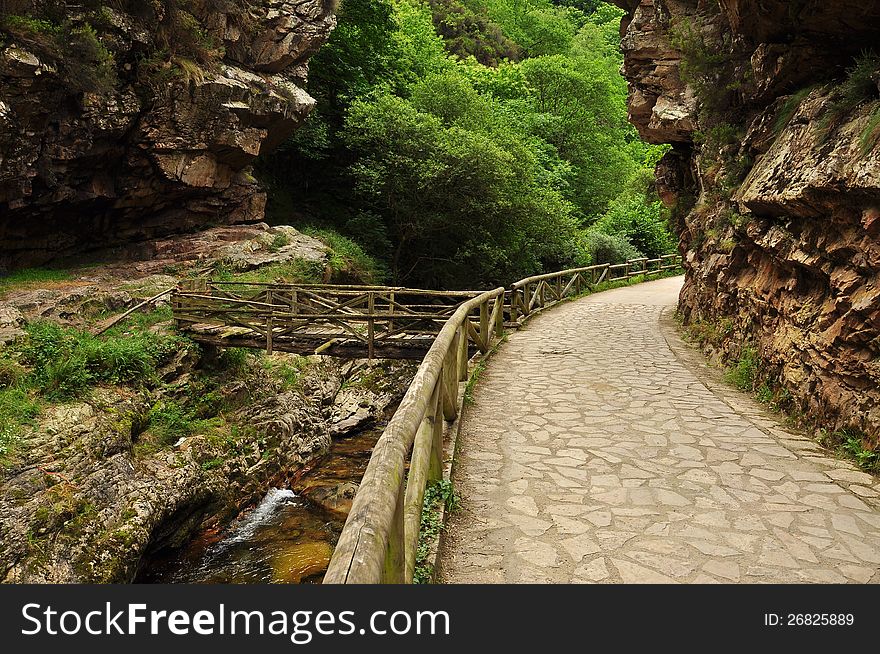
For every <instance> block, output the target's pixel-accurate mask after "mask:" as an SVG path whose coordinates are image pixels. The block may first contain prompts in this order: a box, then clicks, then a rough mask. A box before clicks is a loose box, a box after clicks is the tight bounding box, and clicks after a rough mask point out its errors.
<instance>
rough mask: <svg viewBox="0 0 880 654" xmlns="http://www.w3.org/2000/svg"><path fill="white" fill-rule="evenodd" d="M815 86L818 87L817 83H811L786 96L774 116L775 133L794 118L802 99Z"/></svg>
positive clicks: (804, 98) (780, 130) (805, 97)
mask: <svg viewBox="0 0 880 654" xmlns="http://www.w3.org/2000/svg"><path fill="white" fill-rule="evenodd" d="M817 88H819V85H818V84H812V85H810V86H807V87H804V88H802V89H801V90H800V91H797V92H796V93H793V94H792V95H790V96H789V97H788V99H787V100H786V101H785V102H784V103H783V104H782V107H781V108H780V110H779V115H777V116H776V120H775V121H774V122H773V131H774V132H775V133H776V134H780V133H781V132H782V130H784V129H785V128H786V127H788V124H789V123H790V122H791V119H792V118H794V115H795V114H796V113H797V111H798V109H800V106H801V105H802V104H803V103H804V100H806V99H807V96H809V95H810V93H812V92H813V91H814V90H816V89H817Z"/></svg>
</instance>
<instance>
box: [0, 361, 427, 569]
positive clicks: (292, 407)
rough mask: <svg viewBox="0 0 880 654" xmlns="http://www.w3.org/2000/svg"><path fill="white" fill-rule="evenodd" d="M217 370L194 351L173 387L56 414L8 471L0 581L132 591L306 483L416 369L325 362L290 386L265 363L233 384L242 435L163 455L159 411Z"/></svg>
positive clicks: (176, 447)
mask: <svg viewBox="0 0 880 654" xmlns="http://www.w3.org/2000/svg"><path fill="white" fill-rule="evenodd" d="M290 357H291V355H284V354H275V355H273V360H275V361H284V360H288V359H290ZM204 364H205V361H203V360H202V361H200V360H199V357H198V356H197V355H195V354H193V353H189V354H188V355H187V356H179V357H177V359H176V360H175V362H173V364H172V365H169V368H172V367H173V368H174V370H173V372H172V374H171V378H170V379H168V380H166V381H167V382H168V384H167V385H166V386H164V387H163V388H161V389H156V390H152V391H150V390H140V391H132V390H129V389H123V388H120V387H114V388H102V389H97V390H96V391H95V393H94V394H93V395H92V396H91V397H89V398H88V400H86V401H81V402H73V403H69V404H64V405H58V406H53V407H52V408H51V409H49V410H48V411H47V414H46V415H45V416H44V417H42V418H41V419H40V424H39V425H37V426H36V427H34V430H33V434H31V435H30V437H29V438H28V448H27V450H26V451H22V452H21V453H20V454H19V455H17V456H16V458H15V459H14V460H13V461H12V462H11V463H9V464H8V465H6V466H5V467H4V468H3V469H2V470H0V581H3V582H25V583H45V582H52V583H71V582H77V583H86V582H92V583H106V582H127V581H131V580H132V579H133V578H134V576H135V574H136V573H137V571H138V567H139V566H140V565H141V562H142V559H143V558H144V557H147V558H149V556H150V554H151V553H153V552H156V551H163V550H168V549H175V548H178V547H181V546H182V545H184V544H185V543H186V542H187V541H188V540H189V538H190V537H191V536H192V535H193V534H195V533H197V532H200V531H202V530H203V529H206V528H208V529H213V530H216V529H218V528H221V527H222V526H223V525H224V524H225V523H226V522H228V520H229V519H230V518H232V517H233V516H235V515H236V514H237V513H238V512H239V511H240V510H241V509H242V508H245V507H247V506H249V505H252V504H254V503H255V502H256V501H258V500H259V499H260V498H261V497H263V495H265V493H266V489H267V488H269V487H273V486H278V487H287V486H289V485H294V484H295V482H296V479H297V478H298V476H299V475H301V474H302V472H303V469H304V467H305V466H307V465H313V464H315V462H317V461H319V460H321V457H324V456H325V455H326V454H327V453H328V452H329V451H330V445H331V438H344V437H347V436H350V435H351V434H352V433H356V432H357V431H358V429H359V428H361V427H363V424H360V423H359V424H352V423H351V422H350V421H349V423H348V424H342V423H343V422H345V421H346V420H348V419H349V418H350V416H349V414H348V410H349V409H348V407H349V406H350V405H351V404H354V405H356V406H362V407H367V408H368V409H369V411H370V412H372V414H373V415H380V414H382V413H383V412H384V411H385V410H386V409H388V407H389V406H391V405H393V404H394V403H395V402H396V401H399V399H400V397H401V396H402V394H403V393H404V392H405V390H406V388H407V387H408V385H409V383H410V381H411V380H412V375H413V373H414V370H415V366H414V364H412V363H411V362H399V361H398V362H380V363H379V364H377V365H375V366H374V365H366V364H364V365H360V366H351V365H347V369H346V365H342V364H339V363H337V362H335V361H332V360H328V359H320V358H319V357H316V358H315V360H312V361H310V362H309V364H308V366H307V368H306V369H305V370H304V372H303V374H302V376H301V377H300V379H299V380H298V383H297V385H296V388H293V389H291V388H289V387H285V386H284V385H283V384H281V383H280V382H279V380H278V379H277V378H275V377H273V376H272V375H270V374H267V372H266V370H265V369H264V368H263V367H262V366H260V365H255V366H253V370H250V371H249V372H247V373H246V374H245V375H244V377H243V378H233V379H229V380H228V381H227V382H226V383H225V384H223V386H222V387H221V388H220V393H221V394H222V397H223V398H224V403H225V405H226V407H227V408H226V409H225V422H226V423H228V425H235V426H236V427H235V428H234V430H232V431H225V432H224V431H222V430H224V429H225V428H221V431H217V430H211V429H202V430H197V431H196V432H195V433H193V434H191V435H189V436H186V437H183V438H179V439H177V440H176V442H173V443H168V444H166V445H164V446H162V447H159V448H156V447H155V446H153V447H150V446H149V444H148V439H149V434H150V431H149V426H148V425H149V418H148V416H149V413H150V409H151V407H155V406H156V404H157V403H161V402H163V401H167V400H168V399H169V398H173V397H174V396H175V393H177V394H185V393H186V392H187V387H186V385H187V383H188V382H189V381H190V378H191V376H192V375H193V371H194V370H195V369H196V368H198V367H199V366H203V365H204ZM343 385H345V386H346V387H347V388H346V390H345V392H344V394H343V395H344V396H341V395H340V389H341V388H342V387H343ZM175 389H176V390H175ZM355 487H356V484H355Z"/></svg>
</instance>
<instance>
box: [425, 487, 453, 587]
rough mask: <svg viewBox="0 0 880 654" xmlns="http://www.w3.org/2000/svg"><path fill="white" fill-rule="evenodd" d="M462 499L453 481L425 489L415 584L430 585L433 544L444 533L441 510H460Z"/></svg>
mask: <svg viewBox="0 0 880 654" xmlns="http://www.w3.org/2000/svg"><path fill="white" fill-rule="evenodd" d="M460 503H461V501H460V499H459V497H458V494H457V493H456V492H455V488H454V487H453V485H452V482H451V481H447V480H445V479H442V480H440V481H437V482H435V483H433V484H431V485H430V486H428V487H427V488H426V489H425V499H424V502H423V504H422V518H421V522H420V523H419V545H418V549H417V550H416V567H415V571H414V573H413V583H414V584H429V583H431V579H432V577H433V575H434V566H433V564H431V563H429V562H428V555H429V554H430V550H431V544H432V543H433V542H434V541H435V540H436V539H437V537H439V536H440V532H441V531H443V522H442V521H441V515H440V509H441V507H445V509H446V511H448V512H449V513H450V514H452V513H454V512H455V511H457V510H458V508H459V506H460Z"/></svg>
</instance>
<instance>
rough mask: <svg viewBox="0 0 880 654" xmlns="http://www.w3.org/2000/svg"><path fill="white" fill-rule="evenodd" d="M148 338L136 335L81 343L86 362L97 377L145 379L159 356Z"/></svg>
mask: <svg viewBox="0 0 880 654" xmlns="http://www.w3.org/2000/svg"><path fill="white" fill-rule="evenodd" d="M152 346H153V344H152V343H150V342H149V339H146V338H143V337H140V338H139V337H137V336H130V337H128V338H118V339H110V340H107V341H101V340H98V339H87V340H85V341H84V342H83V343H82V350H83V353H84V357H85V360H86V366H87V367H88V369H89V372H90V373H91V374H92V375H94V378H95V379H99V380H102V381H108V382H111V383H113V384H123V383H129V382H133V381H137V380H139V379H144V378H145V377H147V376H149V374H150V373H151V372H152V371H153V370H154V368H155V364H156V357H155V354H154V352H153V351H152V350H153V347H152Z"/></svg>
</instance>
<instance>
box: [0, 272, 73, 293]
mask: <svg viewBox="0 0 880 654" xmlns="http://www.w3.org/2000/svg"><path fill="white" fill-rule="evenodd" d="M71 279H73V275H71V273H70V272H68V271H66V270H53V269H50V268H27V269H24V270H16V271H15V272H12V273H9V274H8V275H4V276H2V277H0V296H2V295H5V294H6V293H8V292H9V291H12V290H16V289H24V288H32V287H35V286H45V285H47V284H51V283H57V282H66V281H70V280H71Z"/></svg>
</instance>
